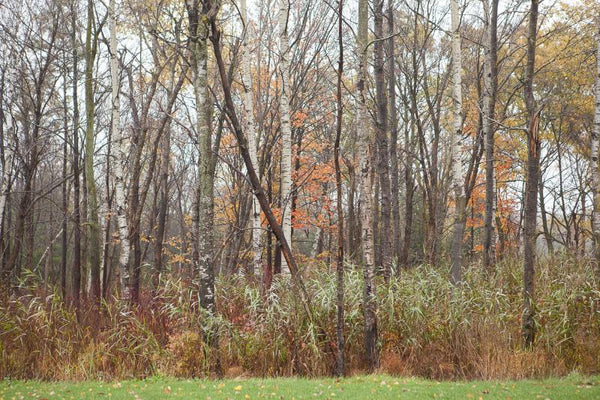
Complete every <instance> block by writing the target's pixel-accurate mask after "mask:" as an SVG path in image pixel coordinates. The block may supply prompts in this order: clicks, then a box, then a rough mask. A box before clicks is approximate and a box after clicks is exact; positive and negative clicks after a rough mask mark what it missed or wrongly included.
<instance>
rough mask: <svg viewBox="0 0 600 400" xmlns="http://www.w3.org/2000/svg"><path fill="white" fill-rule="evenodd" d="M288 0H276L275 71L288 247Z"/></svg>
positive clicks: (284, 266) (285, 269)
mask: <svg viewBox="0 0 600 400" xmlns="http://www.w3.org/2000/svg"><path fill="white" fill-rule="evenodd" d="M288 14H289V2H288V0H280V2H279V22H278V26H279V52H280V59H279V75H280V77H281V93H280V95H279V125H280V129H281V215H282V222H281V225H282V228H283V233H284V235H285V239H286V241H287V242H288V244H289V246H290V248H291V247H292V204H291V198H292V196H291V194H292V126H291V122H290V118H291V116H290V101H289V93H288V92H289V90H290V81H289V79H290V73H289V59H288V57H289V39H288ZM281 272H282V273H283V274H289V272H290V270H289V266H288V264H287V261H286V260H285V258H284V259H283V260H281Z"/></svg>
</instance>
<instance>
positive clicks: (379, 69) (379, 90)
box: [374, 0, 394, 281]
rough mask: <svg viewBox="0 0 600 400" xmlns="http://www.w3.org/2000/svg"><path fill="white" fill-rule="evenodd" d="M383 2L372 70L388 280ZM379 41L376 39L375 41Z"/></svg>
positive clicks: (376, 12) (389, 247)
mask: <svg viewBox="0 0 600 400" xmlns="http://www.w3.org/2000/svg"><path fill="white" fill-rule="evenodd" d="M383 3H384V0H376V1H375V8H374V20H375V40H377V41H376V42H375V44H374V57H375V58H374V69H375V96H376V103H377V153H378V154H377V173H378V174H379V185H380V190H381V226H380V229H381V231H380V232H381V234H380V240H381V256H382V257H381V258H382V260H381V261H382V267H383V276H384V278H385V279H386V281H388V280H389V279H390V275H391V271H392V258H393V255H392V239H393V237H394V236H393V233H392V234H390V232H392V224H391V221H392V201H391V192H390V167H389V154H390V153H389V146H388V101H387V93H386V87H385V62H384V45H385V42H384V40H383V38H384V34H383ZM378 39H379V40H378Z"/></svg>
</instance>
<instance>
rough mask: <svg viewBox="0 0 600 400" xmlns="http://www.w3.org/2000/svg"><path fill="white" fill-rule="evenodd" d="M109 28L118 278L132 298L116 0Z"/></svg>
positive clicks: (126, 296)
mask: <svg viewBox="0 0 600 400" xmlns="http://www.w3.org/2000/svg"><path fill="white" fill-rule="evenodd" d="M108 12H109V29H110V81H111V98H112V137H113V142H114V144H115V153H116V158H117V160H116V162H115V163H114V166H113V174H114V181H115V208H116V211H117V228H118V232H119V238H120V239H121V251H120V253H119V268H118V269H117V275H118V279H119V281H120V285H121V297H122V298H124V299H129V298H130V288H129V251H130V248H131V246H130V245H129V228H128V226H127V217H126V214H125V207H126V200H125V172H124V170H123V165H124V164H125V162H126V159H127V152H126V150H125V144H124V137H123V132H122V131H121V127H120V121H121V118H120V96H119V94H120V93H119V66H118V61H117V17H116V12H115V0H110V3H109V7H108Z"/></svg>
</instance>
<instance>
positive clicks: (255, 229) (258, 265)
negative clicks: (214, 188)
mask: <svg viewBox="0 0 600 400" xmlns="http://www.w3.org/2000/svg"><path fill="white" fill-rule="evenodd" d="M241 12H242V19H243V21H244V27H245V34H244V40H243V41H242V55H241V58H242V59H241V63H242V83H243V85H242V86H243V88H244V109H245V112H246V134H247V135H248V144H249V147H250V148H249V149H248V152H249V153H250V159H251V161H252V166H253V167H254V169H255V170H256V171H258V169H259V168H258V158H257V155H256V149H257V147H258V141H259V139H258V131H257V129H256V122H255V120H254V106H253V96H252V78H251V73H250V56H249V55H250V52H249V50H248V43H249V42H250V41H251V40H252V38H253V36H252V34H253V31H252V27H251V26H250V23H249V20H248V10H247V7H246V0H242V1H241ZM262 236H263V235H262V226H261V221H260V204H259V203H258V198H257V197H256V196H252V272H253V274H254V273H259V274H260V272H261V271H262V261H261V258H262ZM261 282H262V280H261Z"/></svg>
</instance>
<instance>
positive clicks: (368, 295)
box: [356, 0, 379, 371]
mask: <svg viewBox="0 0 600 400" xmlns="http://www.w3.org/2000/svg"><path fill="white" fill-rule="evenodd" d="M368 18H369V5H368V1H367V0H360V1H359V3H358V36H357V39H356V41H357V45H356V49H357V52H358V54H357V58H358V61H359V63H358V82H357V85H356V89H357V92H358V93H357V95H358V96H357V97H358V101H357V110H356V118H357V124H356V125H357V129H358V132H359V143H360V146H361V147H360V161H359V165H360V167H359V168H360V203H361V204H362V246H363V279H364V285H365V286H364V303H363V313H364V316H365V358H366V360H367V363H368V365H369V368H370V370H372V371H373V370H375V369H376V368H377V366H378V365H379V357H378V354H377V302H376V299H375V282H374V277H375V264H374V262H375V253H374V247H375V244H374V241H373V224H372V215H373V214H372V213H373V209H372V203H371V201H372V199H371V188H372V185H373V182H372V179H371V176H372V175H371V172H372V167H371V156H372V139H371V135H370V133H369V124H368V113H367V88H366V85H367V50H368Z"/></svg>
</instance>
